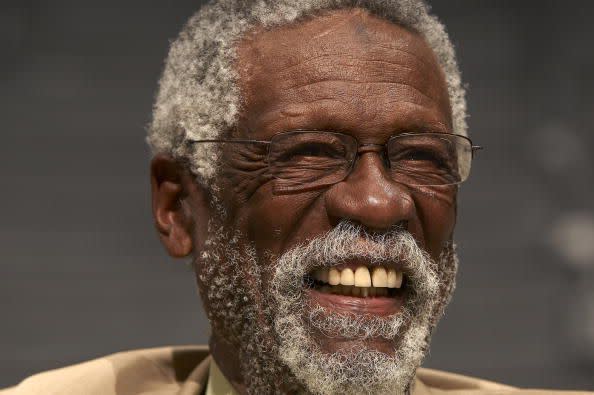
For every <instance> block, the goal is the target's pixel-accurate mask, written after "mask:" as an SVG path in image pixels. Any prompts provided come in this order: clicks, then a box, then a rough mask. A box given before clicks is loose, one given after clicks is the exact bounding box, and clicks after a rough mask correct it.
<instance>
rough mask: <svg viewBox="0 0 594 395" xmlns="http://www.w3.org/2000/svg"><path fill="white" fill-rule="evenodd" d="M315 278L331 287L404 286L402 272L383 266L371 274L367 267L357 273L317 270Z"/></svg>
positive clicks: (326, 269)
mask: <svg viewBox="0 0 594 395" xmlns="http://www.w3.org/2000/svg"><path fill="white" fill-rule="evenodd" d="M313 277H314V278H315V279H316V280H318V281H320V282H323V283H328V284H330V285H339V284H340V285H354V286H355V287H361V288H363V287H371V286H373V287H376V288H377V287H384V288H400V287H401V286H402V272H398V271H396V270H395V269H387V268H384V267H382V266H378V267H374V268H373V269H372V271H371V273H369V269H368V268H367V267H366V266H359V267H358V268H357V269H356V270H355V272H353V270H352V269H351V268H348V267H347V268H344V269H342V270H339V269H336V268H334V267H331V268H321V269H317V270H316V271H315V272H314V273H313Z"/></svg>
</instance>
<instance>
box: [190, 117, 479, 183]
mask: <svg viewBox="0 0 594 395" xmlns="http://www.w3.org/2000/svg"><path fill="white" fill-rule="evenodd" d="M303 133H327V134H330V135H335V136H341V137H342V136H348V137H350V138H353V139H354V140H355V141H356V142H357V151H356V152H355V156H354V157H353V159H352V160H351V163H350V167H349V169H348V171H347V172H345V175H344V177H343V178H341V179H340V180H338V181H335V182H333V183H329V184H325V185H324V186H328V185H334V184H337V183H339V182H342V181H344V180H345V179H346V178H347V177H348V176H349V174H351V172H352V170H353V167H354V166H355V163H356V162H357V158H358V157H359V156H360V155H361V154H364V153H367V152H380V153H383V152H386V151H387V147H388V144H390V142H391V141H392V140H393V139H396V138H401V137H406V136H419V135H440V136H451V137H461V138H463V139H464V140H466V141H468V143H469V144H470V150H471V152H470V155H471V157H470V158H471V159H474V156H475V153H476V152H477V151H480V150H483V149H484V147H483V146H480V145H474V144H473V143H472V140H471V139H470V138H469V137H467V136H463V135H461V134H455V133H446V132H405V133H398V134H394V135H392V136H390V138H389V139H388V141H386V142H385V143H384V144H375V143H361V142H359V140H357V138H355V137H353V136H351V135H349V134H346V133H340V132H335V131H329V130H317V129H294V130H289V131H286V132H281V133H278V134H276V135H274V136H273V137H272V138H271V139H270V140H254V139H200V140H189V142H190V143H192V144H193V143H237V144H262V145H267V148H266V165H267V166H268V168H269V169H270V166H271V165H270V158H269V156H270V144H271V143H272V142H274V139H275V138H277V137H278V136H282V137H285V136H287V135H289V134H303ZM271 174H272V172H271ZM272 177H273V178H274V179H280V178H278V177H275V176H274V174H272ZM464 181H466V180H463V181H459V182H456V183H451V184H441V185H439V186H450V185H459V184H461V183H463V182H464ZM411 186H414V185H411ZM423 186H437V185H423ZM305 189H307V188H305Z"/></svg>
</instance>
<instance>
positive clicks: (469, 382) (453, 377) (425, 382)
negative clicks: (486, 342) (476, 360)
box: [413, 368, 594, 395]
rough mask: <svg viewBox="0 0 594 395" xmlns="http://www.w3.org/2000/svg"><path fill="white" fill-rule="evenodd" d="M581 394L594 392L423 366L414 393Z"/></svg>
mask: <svg viewBox="0 0 594 395" xmlns="http://www.w3.org/2000/svg"><path fill="white" fill-rule="evenodd" d="M447 393H449V394H460V395H496V394H505V395H545V394H546V395H579V394H584V395H585V394H590V395H593V394H594V392H584V391H554V390H542V389H522V388H517V387H512V386H509V385H505V384H499V383H495V382H493V381H487V380H482V379H478V378H474V377H468V376H463V375H459V374H454V373H448V372H443V371H439V370H434V369H424V368H421V369H419V370H418V371H417V376H416V381H415V389H414V392H413V395H445V394H447Z"/></svg>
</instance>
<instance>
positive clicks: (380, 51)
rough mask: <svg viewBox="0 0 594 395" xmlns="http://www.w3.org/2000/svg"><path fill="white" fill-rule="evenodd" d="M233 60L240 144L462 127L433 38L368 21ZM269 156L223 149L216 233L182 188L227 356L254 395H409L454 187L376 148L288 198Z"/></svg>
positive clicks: (262, 151) (216, 337) (297, 28)
mask: <svg viewBox="0 0 594 395" xmlns="http://www.w3.org/2000/svg"><path fill="white" fill-rule="evenodd" d="M237 65H238V67H237V68H238V72H239V83H240V89H241V92H242V98H243V103H242V104H243V107H242V112H241V116H240V119H239V122H238V127H237V130H236V131H235V132H234V137H235V138H244V139H246V138H247V139H256V140H270V139H271V138H273V137H274V136H277V135H278V134H279V133H283V132H286V131H291V130H303V129H306V130H326V131H335V132H339V133H342V134H345V135H348V136H352V137H354V138H355V139H356V141H358V142H359V143H360V144H385V143H386V142H387V141H388V140H389V138H390V137H391V136H393V135H397V134H400V133H408V132H418V133H425V132H432V133H448V132H451V127H452V126H451V124H452V121H451V110H450V104H449V101H448V92H447V88H446V83H445V81H444V77H443V73H442V71H441V70H440V67H439V65H438V63H437V61H436V59H435V56H434V54H433V53H432V51H431V50H430V49H429V48H428V46H427V45H426V43H425V42H424V40H423V39H422V38H421V37H420V36H419V35H417V34H416V33H413V32H410V31H408V30H406V29H404V28H402V27H399V26H397V25H394V24H392V23H390V22H387V21H385V20H382V19H379V18H377V17H374V16H371V15H370V14H368V13H366V12H364V11H361V10H350V11H335V12H331V13H328V14H325V15H323V16H318V17H316V18H313V19H311V20H308V21H304V22H300V23H298V24H295V25H292V26H288V27H287V26H285V27H281V28H275V29H272V30H268V31H266V30H256V31H252V32H250V33H249V34H248V35H246V36H245V37H244V39H243V40H242V41H241V42H240V43H239V45H238V59H237ZM266 154H267V152H266V146H259V145H250V144H246V145H240V144H227V145H225V146H224V147H223V159H222V165H221V173H220V177H219V181H218V182H217V188H216V191H215V192H214V196H215V199H214V201H215V204H213V205H212V206H211V209H210V212H209V217H210V221H209V226H208V228H207V227H206V225H205V223H206V221H205V219H204V215H203V212H202V211H204V210H201V209H200V207H204V206H205V203H204V198H203V196H202V195H201V194H200V190H199V188H197V187H196V185H190V184H189V185H187V186H186V187H185V189H187V191H188V192H187V193H188V195H189V202H190V205H191V207H192V208H194V210H192V211H193V214H192V217H193V218H192V222H193V223H194V224H197V225H198V226H197V227H196V226H194V228H192V229H193V232H192V233H193V239H192V241H191V242H192V245H193V250H194V254H195V268H196V273H197V278H198V283H199V286H200V291H201V295H202V298H203V301H204V304H205V309H206V310H207V313H208V314H209V318H210V320H211V325H212V327H213V336H212V340H211V348H212V352H213V355H214V357H215V359H216V360H217V362H218V363H219V365H221V369H222V370H223V372H224V373H225V375H226V376H227V377H228V378H229V379H230V380H231V381H232V382H233V384H234V385H235V386H236V388H238V389H240V390H242V391H243V390H246V391H251V392H257V391H256V390H255V388H258V387H259V388H260V389H262V388H263V387H267V388H269V389H270V388H277V389H279V388H280V389H283V390H285V391H286V390H290V389H295V388H300V389H303V388H304V387H305V388H307V389H309V390H311V391H317V392H336V391H339V392H342V393H346V392H357V391H361V390H362V389H363V388H364V389H365V390H366V391H373V390H376V391H381V390H382V389H386V388H391V389H394V388H401V389H404V388H405V387H406V385H408V383H409V382H410V379H411V378H412V375H413V374H414V371H415V369H416V368H417V367H418V365H419V363H420V361H421V359H422V357H423V355H424V353H425V352H426V347H427V341H428V338H429V336H430V332H431V329H432V327H433V325H434V324H435V322H436V321H437V319H438V316H439V315H440V314H441V311H442V309H443V307H444V306H445V304H446V302H447V300H448V298H449V295H450V292H451V290H452V288H453V281H454V274H455V256H454V254H453V251H452V245H451V239H452V234H453V230H454V224H455V214H456V187H453V186H442V187H418V186H417V187H413V186H407V185H405V184H403V183H400V182H399V180H398V179H394V177H393V176H392V175H391V174H390V171H389V169H387V168H386V164H385V160H384V159H383V157H382V155H381V152H377V151H374V150H370V151H369V152H361V153H359V155H358V156H357V158H356V161H355V163H354V166H353V168H352V170H351V172H350V173H349V174H348V176H347V177H346V178H345V179H344V180H342V181H341V182H338V183H335V184H333V185H327V186H323V187H319V188H313V189H309V190H303V191H297V192H291V193H279V192H278V191H275V190H274V183H275V181H274V180H273V179H272V177H271V176H270V174H269V172H268V167H267V164H266ZM168 248H170V247H168ZM170 249H171V248H170ZM336 284H342V285H336ZM238 372H243V374H242V373H238ZM279 376H281V377H279ZM327 382H330V383H327Z"/></svg>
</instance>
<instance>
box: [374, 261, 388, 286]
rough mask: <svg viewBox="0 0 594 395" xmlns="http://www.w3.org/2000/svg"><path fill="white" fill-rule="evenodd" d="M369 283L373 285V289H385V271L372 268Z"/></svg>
mask: <svg viewBox="0 0 594 395" xmlns="http://www.w3.org/2000/svg"><path fill="white" fill-rule="evenodd" d="M371 282H372V283H373V286H374V287H387V286H388V273H386V269H384V268H383V267H381V266H380V267H376V268H373V273H372V274H371Z"/></svg>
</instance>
